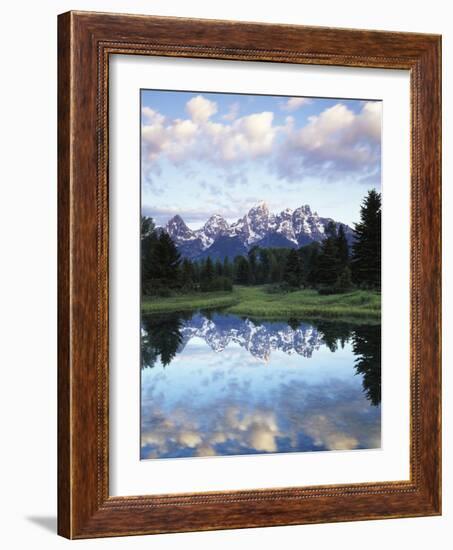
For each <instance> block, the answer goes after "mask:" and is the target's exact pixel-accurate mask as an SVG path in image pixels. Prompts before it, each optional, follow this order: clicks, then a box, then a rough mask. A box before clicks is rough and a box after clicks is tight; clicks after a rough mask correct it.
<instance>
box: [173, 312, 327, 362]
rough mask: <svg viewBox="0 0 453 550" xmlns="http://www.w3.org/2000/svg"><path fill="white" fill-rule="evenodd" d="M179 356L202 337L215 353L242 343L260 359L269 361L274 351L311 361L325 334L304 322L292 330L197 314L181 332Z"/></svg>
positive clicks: (286, 325) (229, 317) (244, 320)
mask: <svg viewBox="0 0 453 550" xmlns="http://www.w3.org/2000/svg"><path fill="white" fill-rule="evenodd" d="M181 336H182V341H181V344H180V346H179V349H178V352H179V353H180V352H181V351H182V350H183V349H184V347H185V346H186V345H187V343H188V342H189V341H190V340H191V339H192V338H202V339H203V340H204V341H205V342H206V343H207V344H208V346H209V347H210V348H211V349H212V350H213V351H215V352H216V353H219V352H222V351H224V350H225V349H226V348H227V347H228V346H229V345H230V344H239V345H240V346H241V347H242V348H245V349H246V350H247V351H248V352H249V353H250V354H251V355H253V356H254V357H256V358H258V359H262V360H265V361H267V360H269V358H270V355H271V352H273V351H283V352H284V353H287V354H288V355H292V354H295V353H297V354H298V355H302V356H303V357H306V358H309V357H311V356H312V354H313V352H314V351H316V350H318V349H319V348H320V347H321V346H322V345H323V344H324V341H323V334H322V333H321V332H319V331H318V330H317V329H316V328H315V327H314V326H312V325H308V324H304V323H302V324H301V325H300V326H299V327H298V328H295V329H293V328H291V327H290V326H289V325H288V324H287V323H283V322H278V323H277V322H274V323H266V322H263V323H261V324H259V325H258V324H256V323H253V322H252V321H250V320H249V319H240V318H239V317H235V316H227V315H217V314H214V315H213V316H211V318H210V319H208V318H207V317H205V316H203V315H201V314H196V315H194V316H193V317H192V319H191V320H190V321H186V322H185V323H184V326H183V327H182V329H181Z"/></svg>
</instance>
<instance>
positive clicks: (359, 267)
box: [351, 189, 381, 288]
mask: <svg viewBox="0 0 453 550" xmlns="http://www.w3.org/2000/svg"><path fill="white" fill-rule="evenodd" d="M354 237H355V238H354V242H353V245H352V260H351V268H352V277H353V280H354V282H355V283H356V284H358V285H363V286H366V287H368V288H380V287H381V194H380V193H378V192H377V191H376V190H375V189H372V190H371V191H369V192H368V195H367V196H366V197H365V199H364V201H363V203H362V206H361V208H360V222H359V223H356V224H355V227H354Z"/></svg>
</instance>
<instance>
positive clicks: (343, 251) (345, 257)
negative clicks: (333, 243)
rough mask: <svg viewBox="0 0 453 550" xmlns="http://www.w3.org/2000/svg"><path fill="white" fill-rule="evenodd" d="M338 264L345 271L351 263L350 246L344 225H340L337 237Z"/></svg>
mask: <svg viewBox="0 0 453 550" xmlns="http://www.w3.org/2000/svg"><path fill="white" fill-rule="evenodd" d="M337 250H338V263H339V266H340V268H342V269H344V268H345V267H346V266H347V265H348V263H349V246H348V241H347V239H346V235H345V232H344V227H343V225H340V227H339V229H338V236H337Z"/></svg>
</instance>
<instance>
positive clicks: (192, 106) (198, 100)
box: [186, 95, 217, 123]
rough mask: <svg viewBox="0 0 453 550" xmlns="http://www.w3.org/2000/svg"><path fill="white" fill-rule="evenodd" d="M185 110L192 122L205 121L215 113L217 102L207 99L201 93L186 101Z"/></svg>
mask: <svg viewBox="0 0 453 550" xmlns="http://www.w3.org/2000/svg"><path fill="white" fill-rule="evenodd" d="M186 111H187V112H188V114H189V115H190V116H191V118H192V120H193V121H194V122H199V123H200V122H206V121H207V120H208V119H209V118H210V117H211V116H212V115H215V114H216V113H217V103H216V102H215V101H209V99H206V98H205V97H203V96H202V95H197V96H196V97H193V98H192V99H190V100H189V101H188V102H187V104H186Z"/></svg>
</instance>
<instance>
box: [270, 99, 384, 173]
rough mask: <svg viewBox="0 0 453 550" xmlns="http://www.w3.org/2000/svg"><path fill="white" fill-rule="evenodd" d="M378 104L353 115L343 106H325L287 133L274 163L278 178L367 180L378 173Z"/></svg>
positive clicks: (365, 107) (368, 106)
mask: <svg viewBox="0 0 453 550" xmlns="http://www.w3.org/2000/svg"><path fill="white" fill-rule="evenodd" d="M380 140H381V104H380V103H378V102H366V103H364V105H363V107H362V110H361V111H360V112H359V113H355V112H354V111H352V110H351V109H349V108H348V107H347V106H346V105H344V104H343V103H337V104H336V105H334V106H332V107H329V108H328V109H326V110H324V111H323V112H322V113H320V114H319V115H314V116H311V117H309V119H308V123H307V124H306V125H305V126H304V127H302V128H299V129H294V130H293V131H292V132H291V133H290V134H288V136H287V139H286V141H285V143H284V144H283V146H282V149H281V154H280V157H279V160H278V173H279V175H280V177H282V178H284V179H288V180H293V179H297V178H300V177H302V176H303V175H306V174H313V173H315V174H318V175H320V174H321V175H324V176H325V177H327V178H328V177H329V176H330V177H335V176H338V175H339V174H341V175H343V176H344V175H354V176H356V177H361V178H363V177H367V176H369V175H371V174H375V173H376V172H379V170H380V150H381V144H380Z"/></svg>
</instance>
